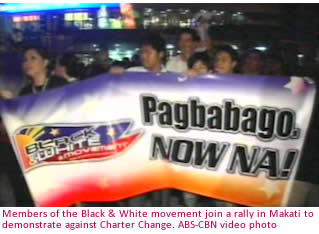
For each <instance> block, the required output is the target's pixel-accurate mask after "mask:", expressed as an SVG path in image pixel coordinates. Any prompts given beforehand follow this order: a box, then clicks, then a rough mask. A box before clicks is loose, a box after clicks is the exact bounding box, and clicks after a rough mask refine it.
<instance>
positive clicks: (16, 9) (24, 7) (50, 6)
mask: <svg viewBox="0 0 319 234" xmlns="http://www.w3.org/2000/svg"><path fill="white" fill-rule="evenodd" d="M101 6H106V7H107V8H113V7H120V4H119V3H5V4H3V5H0V12H7V13H22V12H34V11H49V10H65V9H88V8H100V7H101Z"/></svg>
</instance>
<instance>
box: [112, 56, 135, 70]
mask: <svg viewBox="0 0 319 234" xmlns="http://www.w3.org/2000/svg"><path fill="white" fill-rule="evenodd" d="M122 64H123V65H124V68H125V69H127V68H129V67H131V60H130V59H129V58H128V57H124V58H123V59H122ZM112 65H113V64H112Z"/></svg>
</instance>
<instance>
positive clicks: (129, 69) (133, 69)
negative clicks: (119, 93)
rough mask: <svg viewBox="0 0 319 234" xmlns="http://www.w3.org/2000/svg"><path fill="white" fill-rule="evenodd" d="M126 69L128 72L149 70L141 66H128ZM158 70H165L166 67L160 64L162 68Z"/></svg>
mask: <svg viewBox="0 0 319 234" xmlns="http://www.w3.org/2000/svg"><path fill="white" fill-rule="evenodd" d="M126 71H128V72H150V71H149V70H147V69H146V68H145V67H142V66H139V67H129V68H128V69H126ZM160 72H167V69H166V68H165V67H163V66H162V69H161V71H160Z"/></svg>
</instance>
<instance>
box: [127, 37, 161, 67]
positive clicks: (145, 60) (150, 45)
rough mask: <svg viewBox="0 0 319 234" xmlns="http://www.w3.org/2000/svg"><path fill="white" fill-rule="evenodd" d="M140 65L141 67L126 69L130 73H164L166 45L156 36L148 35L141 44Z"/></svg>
mask: <svg viewBox="0 0 319 234" xmlns="http://www.w3.org/2000/svg"><path fill="white" fill-rule="evenodd" d="M141 51H142V53H141V63H142V66H138V67H131V68H129V69H127V71H130V72H153V73H159V72H166V71H167V70H166V69H165V66H164V64H165V60H166V43H165V41H164V39H163V38H162V37H161V36H160V35H158V34H150V35H148V36H147V37H146V39H145V40H144V42H143V44H142V50H141Z"/></svg>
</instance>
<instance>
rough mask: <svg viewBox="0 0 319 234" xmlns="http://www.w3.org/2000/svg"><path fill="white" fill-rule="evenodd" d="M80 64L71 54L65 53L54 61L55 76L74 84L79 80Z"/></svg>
mask: <svg viewBox="0 0 319 234" xmlns="http://www.w3.org/2000/svg"><path fill="white" fill-rule="evenodd" d="M81 69H82V67H81V64H80V62H79V59H78V58H77V57H76V56H75V55H74V54H71V53H66V54H64V55H62V56H61V57H59V58H58V59H57V60H56V64H55V75H56V76H58V77H61V78H63V79H65V80H66V81H67V82H75V81H78V80H79V79H80V76H81V75H82V74H81Z"/></svg>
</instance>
